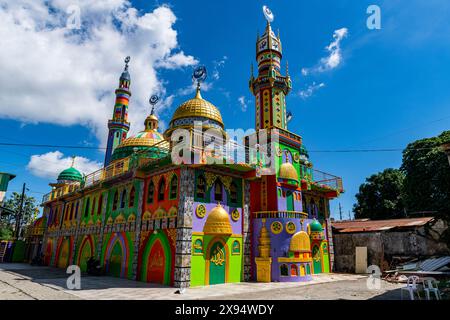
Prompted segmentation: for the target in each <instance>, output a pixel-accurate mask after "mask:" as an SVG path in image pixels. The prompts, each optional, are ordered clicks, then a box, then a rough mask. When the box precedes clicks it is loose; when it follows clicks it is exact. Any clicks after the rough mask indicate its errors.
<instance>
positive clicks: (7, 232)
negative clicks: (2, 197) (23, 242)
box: [0, 192, 38, 240]
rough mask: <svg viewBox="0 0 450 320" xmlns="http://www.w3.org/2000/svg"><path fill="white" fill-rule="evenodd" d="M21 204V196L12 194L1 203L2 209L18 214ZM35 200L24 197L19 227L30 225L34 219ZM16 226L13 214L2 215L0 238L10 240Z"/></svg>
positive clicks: (15, 193)
mask: <svg viewBox="0 0 450 320" xmlns="http://www.w3.org/2000/svg"><path fill="white" fill-rule="evenodd" d="M20 202H21V194H19V193H17V192H13V193H12V194H11V196H10V198H9V199H8V200H6V201H5V202H4V203H3V207H5V208H7V209H10V210H12V211H14V212H19V210H20ZM37 209H38V207H37V206H36V199H35V198H34V197H28V196H27V195H25V196H24V201H23V210H22V218H21V222H20V225H21V227H22V228H23V227H24V226H25V225H28V224H30V223H31V222H32V221H33V219H34V218H35V214H36V210H37ZM15 224H16V216H15V215H14V214H10V215H4V216H1V218H0V238H1V239H2V240H3V239H11V238H12V236H13V233H14V228H15Z"/></svg>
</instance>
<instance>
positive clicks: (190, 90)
mask: <svg viewBox="0 0 450 320" xmlns="http://www.w3.org/2000/svg"><path fill="white" fill-rule="evenodd" d="M212 87H213V83H212V82H203V83H202V84H201V87H200V91H201V92H207V91H209V90H211V88H212ZM196 89H197V83H194V82H192V84H191V85H189V86H187V87H184V88H180V89H178V90H177V92H176V95H175V96H187V95H192V98H193V97H194V96H193V94H194V92H195V90H196ZM202 96H203V95H202ZM203 98H205V97H203ZM206 100H208V99H206Z"/></svg>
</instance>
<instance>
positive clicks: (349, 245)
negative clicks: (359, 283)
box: [333, 232, 383, 273]
mask: <svg viewBox="0 0 450 320" xmlns="http://www.w3.org/2000/svg"><path fill="white" fill-rule="evenodd" d="M333 241H334V268H335V271H336V272H349V273H354V272H355V247H367V264H368V265H371V264H376V265H380V264H381V261H382V256H383V242H382V238H381V233H379V232H371V233H334V234H333Z"/></svg>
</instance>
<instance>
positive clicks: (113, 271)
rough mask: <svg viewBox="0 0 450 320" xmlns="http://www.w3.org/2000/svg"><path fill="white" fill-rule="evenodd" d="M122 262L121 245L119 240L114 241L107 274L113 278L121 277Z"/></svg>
mask: <svg viewBox="0 0 450 320" xmlns="http://www.w3.org/2000/svg"><path fill="white" fill-rule="evenodd" d="M123 260H124V254H123V249H122V244H121V243H120V241H119V239H117V240H116V241H115V243H114V244H113V246H112V249H111V254H110V255H109V264H108V268H107V273H108V275H110V276H113V277H120V276H121V275H122V271H123V270H122V265H123Z"/></svg>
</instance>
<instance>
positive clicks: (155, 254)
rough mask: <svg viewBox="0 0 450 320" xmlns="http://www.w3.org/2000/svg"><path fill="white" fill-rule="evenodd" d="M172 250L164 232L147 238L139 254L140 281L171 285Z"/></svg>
mask: <svg viewBox="0 0 450 320" xmlns="http://www.w3.org/2000/svg"><path fill="white" fill-rule="evenodd" d="M172 259H173V257H172V249H171V246H170V243H169V240H168V238H167V236H166V235H165V233H164V232H158V233H156V234H152V235H150V236H149V238H148V241H147V242H146V244H145V246H144V249H143V251H142V252H141V253H140V258H139V266H138V270H139V271H138V272H139V274H140V280H142V281H146V282H153V283H160V284H164V285H171V281H172Z"/></svg>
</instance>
